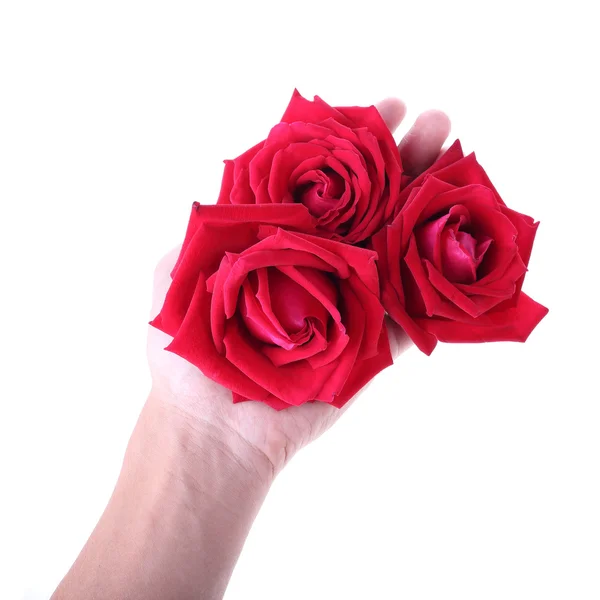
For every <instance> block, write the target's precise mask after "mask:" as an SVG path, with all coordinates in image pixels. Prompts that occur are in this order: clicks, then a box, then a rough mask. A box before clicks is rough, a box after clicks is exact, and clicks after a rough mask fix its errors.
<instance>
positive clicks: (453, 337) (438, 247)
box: [371, 141, 548, 354]
mask: <svg viewBox="0 0 600 600" xmlns="http://www.w3.org/2000/svg"><path fill="white" fill-rule="evenodd" d="M399 206H401V208H399V209H398V213H397V215H396V216H395V218H394V219H393V221H392V223H391V224H390V225H389V226H387V227H385V228H384V229H382V230H381V231H380V232H378V233H377V234H376V235H375V236H374V237H373V239H372V241H371V247H372V248H373V249H374V250H375V251H376V252H377V254H378V257H379V262H378V266H379V271H380V280H381V287H382V301H383V304H384V306H385V308H386V310H387V311H388V313H389V315H390V316H391V317H392V318H393V319H394V320H395V321H396V322H397V323H398V324H399V325H400V326H401V327H402V328H403V329H404V330H405V331H406V333H407V334H408V335H409V336H410V337H411V339H412V340H413V341H414V343H415V344H416V345H417V346H418V347H419V348H420V349H421V350H422V351H423V352H425V353H426V354H431V352H432V351H433V349H434V348H435V346H436V343H437V341H438V340H439V341H443V342H491V341H521V342H523V341H525V340H526V339H527V337H528V336H529V334H530V333H531V331H532V330H533V329H534V328H535V326H536V325H537V324H538V323H539V322H540V321H541V319H542V318H543V317H544V316H545V315H546V313H547V312H548V309H546V308H545V307H543V306H541V305H540V304H538V303H537V302H535V301H533V300H532V299H531V298H529V297H528V296H526V295H525V294H524V293H522V292H521V286H522V284H523V278H524V276H525V272H526V271H527V264H528V262H529V257H530V255H531V248H532V246H533V240H534V238H535V233H536V229H537V226H538V223H535V222H534V220H533V219H532V218H531V217H528V216H527V215H523V214H520V213H518V212H516V211H514V210H511V209H510V208H508V207H507V206H506V205H505V204H504V202H503V201H502V199H501V198H500V196H499V194H498V192H497V191H496V190H495V188H494V186H493V185H492V183H491V182H490V180H489V178H488V177H487V175H486V173H485V171H484V170H483V168H482V167H481V166H480V165H479V163H478V162H477V160H476V159H475V155H474V154H471V155H469V156H466V157H465V156H464V155H463V152H462V149H461V146H460V143H459V142H458V141H457V142H455V143H454V145H453V146H452V147H451V148H450V149H449V150H448V151H447V152H446V153H445V154H444V155H442V157H441V158H440V159H439V160H438V161H437V162H436V163H435V164H434V165H433V166H432V167H430V169H428V170H427V171H426V172H425V173H423V174H422V175H420V176H419V177H417V178H416V179H415V180H414V181H413V182H412V183H410V185H408V187H406V188H405V189H404V190H403V191H402V193H401V196H400V198H399Z"/></svg>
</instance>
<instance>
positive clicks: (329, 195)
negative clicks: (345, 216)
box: [294, 167, 346, 217]
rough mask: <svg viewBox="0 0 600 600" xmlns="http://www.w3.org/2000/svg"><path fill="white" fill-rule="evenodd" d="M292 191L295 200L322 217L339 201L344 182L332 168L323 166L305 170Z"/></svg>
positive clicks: (344, 185) (344, 186)
mask: <svg viewBox="0 0 600 600" xmlns="http://www.w3.org/2000/svg"><path fill="white" fill-rule="evenodd" d="M298 184H299V185H298V187H297V188H296V191H295V193H294V198H295V200H296V202H300V203H302V204H304V206H306V208H308V210H309V211H310V212H311V213H312V214H313V215H314V216H315V217H322V216H323V215H324V214H326V213H327V212H328V211H330V210H331V209H332V208H334V207H335V206H336V205H337V204H338V203H339V201H340V198H341V196H342V194H343V193H344V190H345V189H346V182H345V181H344V178H343V177H341V176H340V175H339V174H338V173H336V172H335V171H334V170H333V169H330V168H328V167H325V168H324V169H316V170H313V171H308V172H306V173H305V174H304V175H303V176H302V177H301V178H300V179H299V180H298Z"/></svg>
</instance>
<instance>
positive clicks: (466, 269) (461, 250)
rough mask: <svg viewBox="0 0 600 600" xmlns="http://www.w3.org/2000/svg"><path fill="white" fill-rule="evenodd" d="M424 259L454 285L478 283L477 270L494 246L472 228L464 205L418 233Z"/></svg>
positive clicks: (486, 237)
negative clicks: (489, 249) (490, 248)
mask: <svg viewBox="0 0 600 600" xmlns="http://www.w3.org/2000/svg"><path fill="white" fill-rule="evenodd" d="M415 237H416V241H417V246H418V249H419V254H420V256H421V258H423V259H426V260H428V261H429V262H431V263H432V264H433V265H434V266H435V267H436V268H437V269H438V271H440V272H441V273H442V274H443V275H444V277H445V278H446V279H447V280H448V281H451V282H452V283H463V284H471V283H475V281H477V269H478V268H479V265H480V264H481V262H482V261H483V258H484V256H485V253H486V252H487V250H488V248H489V247H490V245H491V243H492V239H491V238H489V237H488V236H486V235H483V234H478V233H477V232H476V231H473V229H472V228H471V218H470V215H469V212H468V210H467V209H466V208H465V207H464V206H459V205H457V206H453V207H452V208H451V209H450V211H449V212H448V214H446V215H443V216H441V217H438V218H435V219H432V220H430V221H428V222H426V223H424V224H423V225H422V226H421V227H419V228H418V229H417V230H415Z"/></svg>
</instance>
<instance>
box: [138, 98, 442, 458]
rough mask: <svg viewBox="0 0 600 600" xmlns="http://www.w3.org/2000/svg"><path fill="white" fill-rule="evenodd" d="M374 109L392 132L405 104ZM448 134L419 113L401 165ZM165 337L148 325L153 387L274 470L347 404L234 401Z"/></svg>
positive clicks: (159, 289) (156, 304) (427, 153)
mask: <svg viewBox="0 0 600 600" xmlns="http://www.w3.org/2000/svg"><path fill="white" fill-rule="evenodd" d="M378 108H379V110H380V112H381V114H382V116H383V117H384V120H385V121H386V123H387V124H388V126H389V127H390V129H391V130H392V131H393V130H394V129H395V128H396V127H397V126H398V125H399V123H400V122H401V120H402V118H403V116H404V113H405V109H404V105H403V104H402V103H401V102H400V101H398V100H386V101H384V102H382V103H381V104H379V105H378ZM448 133H449V121H448V118H447V117H446V116H445V115H444V114H443V113H439V112H436V111H430V112H427V113H423V114H422V115H421V116H420V117H419V118H418V119H417V121H416V123H415V125H414V126H413V127H412V129H411V130H410V131H409V133H408V134H407V135H406V136H405V137H404V139H403V140H402V142H401V143H400V145H399V147H400V152H401V155H402V159H403V163H404V165H405V168H407V169H408V170H409V171H411V172H412V173H413V174H416V173H418V172H420V171H422V170H424V169H425V168H427V167H428V166H429V164H431V162H433V160H435V158H436V157H437V156H438V154H439V152H440V149H441V147H442V144H443V143H444V141H445V139H446V137H447V135H448ZM177 255H178V249H175V250H173V251H172V252H170V253H169V254H168V255H167V256H165V257H164V259H163V260H162V261H161V262H160V263H159V265H158V267H157V269H156V276H155V286H154V300H153V309H152V310H153V316H154V315H155V314H157V313H158V312H159V310H160V308H161V306H162V303H163V300H164V297H165V294H166V292H167V289H168V287H169V284H170V275H169V274H170V272H171V270H172V268H173V265H174V264H175V260H176V258H177ZM388 327H389V331H390V341H391V344H392V346H393V348H392V350H393V354H394V355H397V354H399V352H401V351H402V350H403V349H404V348H406V347H407V346H408V341H407V339H406V337H405V336H404V335H403V333H402V332H401V331H400V330H399V329H398V328H397V327H394V326H393V325H390V324H389V325H388ZM169 341H170V338H169V337H168V336H167V335H165V334H164V333H162V332H160V331H158V330H156V329H154V328H152V327H150V329H149V333H148V358H149V363H150V369H151V373H152V379H153V383H154V387H155V388H156V389H157V390H158V391H159V392H160V393H161V395H162V396H164V397H165V398H166V399H167V401H169V402H170V403H171V404H172V405H174V406H175V408H176V409H178V410H181V411H182V412H184V413H185V414H186V415H187V416H189V417H191V418H192V419H195V420H197V421H199V422H201V423H203V424H204V425H208V426H210V427H215V428H218V429H222V428H226V429H228V430H229V431H231V432H234V433H236V434H238V435H239V436H240V437H241V438H242V439H243V440H244V441H245V442H247V443H249V444H250V445H252V446H253V447H254V448H256V449H257V450H259V451H261V452H262V453H264V454H265V455H266V456H267V457H268V458H269V459H270V460H271V462H272V463H273V464H274V466H275V469H276V470H279V469H280V468H281V467H283V465H284V464H285V462H286V461H287V460H288V459H289V457H290V456H291V455H292V454H294V453H295V452H296V451H297V450H299V449H300V448H301V447H303V446H305V445H306V444H308V443H309V442H311V441H312V440H314V439H315V438H317V437H318V436H319V435H321V434H322V433H323V432H324V431H326V430H327V429H328V428H329V427H330V426H331V425H332V424H333V423H334V422H335V421H337V419H338V418H339V417H340V416H341V414H343V412H344V411H345V410H346V409H347V408H348V406H349V405H350V404H351V402H350V403H348V404H346V405H345V406H344V408H342V409H341V410H340V409H337V408H334V407H332V406H330V405H329V404H325V403H322V402H313V403H308V404H304V405H302V406H298V407H292V408H288V409H286V410H283V411H279V412H278V411H275V410H273V409H271V408H270V407H268V406H266V405H265V404H262V403H260V402H244V403H241V404H233V403H232V401H231V392H230V391H229V390H227V389H226V388H224V387H222V386H221V385H219V384H217V383H215V382H213V381H211V380H210V379H208V378H207V377H205V376H204V375H203V374H202V373H201V372H200V371H199V370H198V369H197V368H196V367H194V366H193V365H191V364H190V363H188V362H187V361H185V360H184V359H182V358H180V357H179V356H177V355H175V354H172V353H170V352H165V351H164V348H165V347H166V346H167V345H168V344H169Z"/></svg>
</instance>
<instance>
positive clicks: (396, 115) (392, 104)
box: [375, 98, 406, 133]
mask: <svg viewBox="0 0 600 600" xmlns="http://www.w3.org/2000/svg"><path fill="white" fill-rule="evenodd" d="M375 108H376V109H377V110H378V111H379V114H380V115H381V117H382V119H383V120H384V121H385V124H386V125H387V126H388V129H389V130H390V131H391V132H392V133H394V131H395V130H396V129H397V128H398V125H400V123H402V119H404V115H406V104H404V102H402V100H400V99H398V98H386V99H385V100H382V101H381V102H378V103H377V104H376V105H375Z"/></svg>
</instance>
